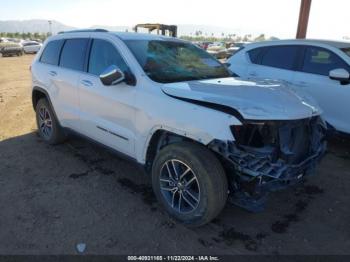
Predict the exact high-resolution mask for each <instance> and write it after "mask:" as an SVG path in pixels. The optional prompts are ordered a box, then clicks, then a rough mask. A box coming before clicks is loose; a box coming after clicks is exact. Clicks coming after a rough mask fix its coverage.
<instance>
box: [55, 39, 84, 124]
mask: <svg viewBox="0 0 350 262" xmlns="http://www.w3.org/2000/svg"><path fill="white" fill-rule="evenodd" d="M88 43H89V39H88V38H73V39H67V40H65V42H64V44H63V48H62V51H61V56H60V59H59V67H58V68H57V69H55V70H52V71H51V72H50V74H51V75H52V78H53V79H54V82H55V86H56V103H57V106H56V108H58V110H59V119H60V120H61V122H62V123H61V124H62V125H63V126H65V127H68V128H71V129H73V130H75V131H79V129H80V127H79V110H80V108H79V98H78V82H79V77H80V74H81V73H82V72H83V71H84V65H85V59H86V52H87V47H88Z"/></svg>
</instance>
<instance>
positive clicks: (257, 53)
mask: <svg viewBox="0 0 350 262" xmlns="http://www.w3.org/2000/svg"><path fill="white" fill-rule="evenodd" d="M264 50H265V48H264V47H260V48H255V49H252V50H250V51H248V55H249V58H250V61H251V62H252V63H253V64H260V59H261V55H262V53H263V52H264Z"/></svg>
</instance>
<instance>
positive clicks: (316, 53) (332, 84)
mask: <svg viewBox="0 0 350 262" xmlns="http://www.w3.org/2000/svg"><path fill="white" fill-rule="evenodd" d="M228 64H230V69H231V70H232V71H233V72H234V73H236V74H238V75H239V76H240V77H242V78H246V79H259V78H260V79H277V80H283V81H284V82H286V83H288V84H289V85H288V86H290V87H291V88H293V89H294V90H295V91H297V92H300V93H306V94H309V95H311V96H312V97H313V98H314V99H315V100H316V101H317V102H318V104H319V105H320V106H321V108H322V109H323V111H324V118H325V120H326V121H327V122H328V124H330V125H331V126H333V127H334V128H335V129H336V130H338V131H340V132H344V133H348V134H349V133H350V121H349V115H350V80H349V79H350V74H349V72H350V42H335V41H326V40H281V41H266V42H259V43H253V44H250V45H246V46H245V47H244V48H243V49H241V50H240V51H239V52H237V53H236V54H234V55H233V56H232V57H231V58H230V59H229V60H228Z"/></svg>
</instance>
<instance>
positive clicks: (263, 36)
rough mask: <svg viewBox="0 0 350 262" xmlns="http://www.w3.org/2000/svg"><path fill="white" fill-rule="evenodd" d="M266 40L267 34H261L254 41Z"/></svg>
mask: <svg viewBox="0 0 350 262" xmlns="http://www.w3.org/2000/svg"><path fill="white" fill-rule="evenodd" d="M265 40H266V38H265V34H261V35H259V36H258V37H256V38H255V39H254V41H256V42H259V41H265Z"/></svg>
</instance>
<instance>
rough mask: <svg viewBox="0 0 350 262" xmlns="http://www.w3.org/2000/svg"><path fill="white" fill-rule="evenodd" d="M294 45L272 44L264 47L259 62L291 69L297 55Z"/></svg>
mask: <svg viewBox="0 0 350 262" xmlns="http://www.w3.org/2000/svg"><path fill="white" fill-rule="evenodd" d="M297 50H298V49H297V47H296V46H274V47H269V48H267V49H266V51H265V53H264V54H263V56H262V60H261V64H262V65H265V66H271V67H277V68H281V69H288V70H291V69H293V67H294V61H295V58H296V56H297Z"/></svg>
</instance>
